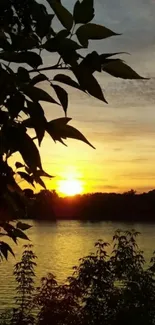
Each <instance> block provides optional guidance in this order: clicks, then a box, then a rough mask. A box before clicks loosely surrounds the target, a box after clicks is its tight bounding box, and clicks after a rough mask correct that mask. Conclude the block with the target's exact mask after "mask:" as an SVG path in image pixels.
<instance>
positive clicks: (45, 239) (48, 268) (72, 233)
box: [0, 221, 155, 310]
mask: <svg viewBox="0 0 155 325" xmlns="http://www.w3.org/2000/svg"><path fill="white" fill-rule="evenodd" d="M28 223H29V224H31V225H32V226H33V227H32V228H30V229H29V230H28V231H27V235H28V236H29V238H30V240H31V243H32V244H33V245H34V252H35V253H36V255H37V256H38V258H37V268H36V274H37V277H36V282H37V285H38V284H39V279H40V278H41V277H42V276H45V275H46V274H47V273H48V272H52V273H53V274H54V275H56V277H57V280H59V282H63V281H64V280H65V279H66V277H67V276H69V275H71V274H72V267H73V266H74V265H77V264H78V260H79V258H81V257H84V256H86V255H87V254H89V253H90V252H92V251H93V250H94V243H95V242H96V241H97V240H98V239H104V240H105V241H107V242H110V243H112V236H113V234H114V231H115V230H116V229H118V228H119V229H122V230H126V229H133V228H134V229H135V230H136V231H139V232H141V236H139V238H138V244H139V245H140V248H141V249H142V250H144V252H145V258H146V260H147V261H148V260H149V258H150V257H151V255H152V253H153V251H154V250H155V224H152V223H145V224H144V223H119V222H118V223H114V222H107V221H106V222H105V221H104V222H98V223H90V222H86V223H84V222H80V221H58V222H56V223H52V222H36V221H35V222H34V221H28ZM24 244H26V242H25V241H23V240H20V241H19V243H18V245H15V244H12V247H13V249H14V252H15V254H16V258H13V257H12V256H9V260H8V261H4V262H2V263H1V264H0V283H1V290H0V310H3V309H5V308H6V307H10V306H11V305H12V300H13V297H14V287H15V283H14V278H13V276H12V273H13V266H14V264H15V263H16V262H17V261H19V260H20V256H21V253H22V250H23V248H22V246H23V245H24ZM109 249H110V248H109Z"/></svg>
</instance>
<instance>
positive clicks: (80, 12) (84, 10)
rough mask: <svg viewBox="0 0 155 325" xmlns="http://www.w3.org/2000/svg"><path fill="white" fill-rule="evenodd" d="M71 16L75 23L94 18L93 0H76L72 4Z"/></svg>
mask: <svg viewBox="0 0 155 325" xmlns="http://www.w3.org/2000/svg"><path fill="white" fill-rule="evenodd" d="M73 18H74V21H75V23H76V24H86V23H89V22H90V21H91V20H92V19H93V18H94V0H83V1H82V2H80V1H79V0H78V1H77V2H76V3H75V6H74V13H73Z"/></svg>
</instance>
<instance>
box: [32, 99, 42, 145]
mask: <svg viewBox="0 0 155 325" xmlns="http://www.w3.org/2000/svg"><path fill="white" fill-rule="evenodd" d="M27 111H28V113H29V115H30V117H31V125H32V126H33V127H34V129H35V131H36V135H37V138H38V142H39V145H40V144H41V142H42V139H43V137H44V134H45V128H46V118H45V116H44V110H43V109H42V107H41V105H40V104H39V103H38V102H30V101H28V100H27Z"/></svg>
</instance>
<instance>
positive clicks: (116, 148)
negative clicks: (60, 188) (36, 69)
mask: <svg viewBox="0 0 155 325" xmlns="http://www.w3.org/2000/svg"><path fill="white" fill-rule="evenodd" d="M74 2H75V1H74V0H66V1H65V0H64V1H62V3H63V4H64V5H67V7H68V8H69V9H70V10H71V9H72V7H73V4H74ZM95 8H96V17H95V22H96V23H101V24H104V25H105V26H106V27H109V28H111V29H112V30H114V31H116V32H118V33H123V35H122V36H118V37H112V38H110V39H108V40H105V41H98V42H92V43H91V49H94V48H95V49H96V50H97V51H99V52H100V53H104V52H109V51H114V52H115V51H125V52H130V53H131V55H125V56H124V55H123V56H122V58H123V59H125V60H126V62H127V63H129V64H130V65H131V66H132V67H133V68H134V69H136V71H137V72H139V73H140V74H141V75H143V76H146V77H148V76H149V77H151V79H150V80H148V81H122V80H120V79H115V78H113V77H110V76H109V75H107V74H99V75H98V80H99V81H100V83H101V85H102V87H103V89H105V96H106V98H107V100H108V102H109V104H108V105H106V104H103V103H102V102H100V101H98V100H95V99H92V98H90V97H89V96H86V95H84V94H82V93H81V92H77V91H74V90H73V89H69V88H68V90H69V94H70V97H69V98H70V104H69V110H68V116H71V117H73V121H72V125H74V126H76V127H78V128H79V129H80V130H81V132H83V134H84V135H85V136H86V137H87V138H88V139H89V140H90V142H92V143H93V145H94V146H95V147H96V150H93V149H91V148H90V147H88V146H86V145H85V144H83V143H79V142H76V141H74V140H69V141H67V144H68V148H66V147H63V146H62V145H61V144H59V143H58V144H56V145H55V144H54V143H53V142H52V141H51V139H50V138H49V137H48V136H47V137H46V139H45V140H44V141H43V145H42V149H41V153H42V157H43V158H42V161H43V166H44V168H45V169H46V170H47V171H48V172H49V173H51V174H53V175H57V176H58V178H56V179H55V180H54V181H50V182H48V186H49V187H50V188H53V187H57V180H59V179H61V178H64V177H67V175H68V173H69V170H72V171H73V172H74V171H75V175H76V174H77V176H78V177H79V178H81V179H83V180H84V186H85V191H90V192H92V191H120V192H121V191H124V190H128V189H130V188H134V189H136V190H137V191H144V190H149V189H151V188H154V187H155V1H154V0H96V1H95ZM45 59H46V63H47V65H48V64H49V62H50V61H51V57H50V56H49V55H47V54H46V56H45ZM45 107H46V112H47V117H48V119H49V120H50V119H52V118H56V117H60V116H63V112H62V110H61V109H60V108H58V107H55V106H50V105H47V104H46V105H45Z"/></svg>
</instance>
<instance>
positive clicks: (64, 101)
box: [52, 85, 68, 114]
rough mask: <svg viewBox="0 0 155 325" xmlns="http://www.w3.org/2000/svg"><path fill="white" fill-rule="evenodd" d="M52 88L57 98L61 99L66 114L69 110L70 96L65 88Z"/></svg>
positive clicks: (55, 86) (54, 86)
mask: <svg viewBox="0 0 155 325" xmlns="http://www.w3.org/2000/svg"><path fill="white" fill-rule="evenodd" d="M52 87H53V88H54V90H55V92H56V94H57V97H58V98H59V101H60V103H61V105H62V107H63V110H64V112H65V114H66V112H67V108H68V94H67V92H66V90H64V89H63V88H61V87H60V86H57V85H52Z"/></svg>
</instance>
